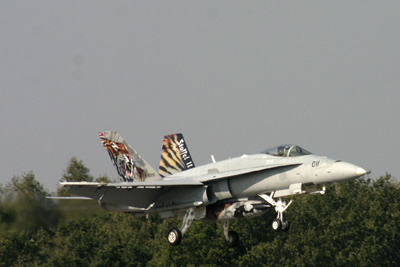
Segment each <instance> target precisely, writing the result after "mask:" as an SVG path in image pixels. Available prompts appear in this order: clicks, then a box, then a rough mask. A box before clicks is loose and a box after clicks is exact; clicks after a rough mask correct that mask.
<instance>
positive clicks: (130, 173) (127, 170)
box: [99, 131, 161, 182]
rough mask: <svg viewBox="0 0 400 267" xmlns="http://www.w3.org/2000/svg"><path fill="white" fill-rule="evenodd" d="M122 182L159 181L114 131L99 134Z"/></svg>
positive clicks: (140, 157) (134, 151)
mask: <svg viewBox="0 0 400 267" xmlns="http://www.w3.org/2000/svg"><path fill="white" fill-rule="evenodd" d="M99 136H100V139H101V142H102V144H103V146H104V148H105V149H106V150H107V152H108V154H109V156H110V158H111V160H112V162H113V164H114V166H115V168H116V169H117V172H118V174H119V176H120V177H121V178H120V179H121V181H122V182H142V181H145V180H146V181H152V180H161V177H160V176H159V175H158V173H157V172H156V171H155V170H154V169H153V168H152V167H151V166H150V164H148V163H147V162H146V161H145V160H144V159H143V158H142V156H140V155H139V154H138V153H137V152H136V150H135V149H133V147H131V146H130V145H129V144H128V143H127V142H126V141H125V139H124V138H122V136H121V135H119V133H118V132H116V131H105V132H100V133H99Z"/></svg>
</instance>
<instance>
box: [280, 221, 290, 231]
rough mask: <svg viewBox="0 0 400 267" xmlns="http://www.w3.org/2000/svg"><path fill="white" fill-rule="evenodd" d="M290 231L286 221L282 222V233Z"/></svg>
mask: <svg viewBox="0 0 400 267" xmlns="http://www.w3.org/2000/svg"><path fill="white" fill-rule="evenodd" d="M289 229H290V223H289V222H288V221H287V220H283V222H282V231H283V232H287V231H289Z"/></svg>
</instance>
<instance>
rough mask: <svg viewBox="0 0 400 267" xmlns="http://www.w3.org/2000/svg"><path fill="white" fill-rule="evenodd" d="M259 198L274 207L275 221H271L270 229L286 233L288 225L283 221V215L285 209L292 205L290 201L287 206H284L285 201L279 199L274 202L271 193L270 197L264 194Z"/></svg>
mask: <svg viewBox="0 0 400 267" xmlns="http://www.w3.org/2000/svg"><path fill="white" fill-rule="evenodd" d="M259 196H260V197H261V198H263V199H264V200H265V201H267V202H268V203H269V204H271V205H272V206H274V207H275V211H276V213H277V216H276V219H274V220H273V221H272V229H274V231H280V230H282V231H284V232H287V231H288V230H289V227H290V224H289V222H288V221H287V220H286V219H285V217H284V213H285V211H286V210H287V208H289V206H290V204H292V200H290V202H289V204H286V201H285V200H283V201H282V199H281V198H279V200H278V201H275V200H274V199H273V198H272V197H273V196H274V194H273V193H271V196H268V195H265V194H260V195H259Z"/></svg>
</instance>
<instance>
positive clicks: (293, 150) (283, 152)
mask: <svg viewBox="0 0 400 267" xmlns="http://www.w3.org/2000/svg"><path fill="white" fill-rule="evenodd" d="M261 153H264V154H268V155H271V156H276V157H299V156H305V155H311V154H312V153H311V152H308V151H307V150H305V149H304V148H301V147H299V146H296V145H281V146H277V147H273V148H270V149H267V150H265V151H263V152H261Z"/></svg>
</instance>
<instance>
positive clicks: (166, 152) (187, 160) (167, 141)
mask: <svg viewBox="0 0 400 267" xmlns="http://www.w3.org/2000/svg"><path fill="white" fill-rule="evenodd" d="M194 167H195V166H194V163H193V160H192V157H191V156H190V153H189V149H188V148H187V146H186V142H185V139H184V138H183V135H182V134H180V133H177V134H171V135H166V136H165V137H164V140H163V145H162V149H161V159H160V168H159V170H158V174H159V175H160V176H161V177H165V176H169V175H172V174H174V173H177V172H181V171H184V170H187V169H190V168H194Z"/></svg>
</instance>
